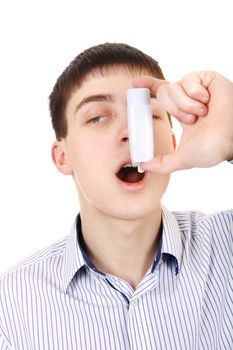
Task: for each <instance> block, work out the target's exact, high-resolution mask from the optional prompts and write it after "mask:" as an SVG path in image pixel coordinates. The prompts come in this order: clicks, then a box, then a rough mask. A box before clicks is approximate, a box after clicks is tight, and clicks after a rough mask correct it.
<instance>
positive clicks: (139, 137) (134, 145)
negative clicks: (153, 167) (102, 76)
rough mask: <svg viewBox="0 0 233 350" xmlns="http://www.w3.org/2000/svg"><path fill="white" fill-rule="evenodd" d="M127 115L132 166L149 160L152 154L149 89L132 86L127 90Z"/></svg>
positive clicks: (141, 170)
mask: <svg viewBox="0 0 233 350" xmlns="http://www.w3.org/2000/svg"><path fill="white" fill-rule="evenodd" d="M127 117H128V132H129V149H130V157H131V161H132V164H133V166H137V167H138V172H143V169H141V168H140V163H141V162H146V161H148V160H151V159H152V158H153V155H154V139H153V117H152V112H151V106H150V90H149V89H147V88H133V89H128V90H127Z"/></svg>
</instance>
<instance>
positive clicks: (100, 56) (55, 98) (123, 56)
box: [49, 43, 164, 140]
mask: <svg viewBox="0 0 233 350" xmlns="http://www.w3.org/2000/svg"><path fill="white" fill-rule="evenodd" d="M111 66H124V67H127V68H128V69H129V70H132V69H137V70H139V71H141V70H143V71H146V72H148V74H150V75H152V76H154V77H156V78H159V79H164V76H163V73H162V70H161V68H160V67H159V65H158V62H157V61H155V60H154V59H153V58H152V57H150V56H148V55H146V54H145V53H143V52H142V51H140V50H138V49H136V48H134V47H132V46H129V45H126V44H121V43H105V44H101V45H97V46H93V47H91V48H89V49H87V50H85V51H83V52H82V53H81V54H80V55H78V56H77V57H76V58H75V59H74V60H73V61H72V62H71V63H70V64H69V66H68V67H67V68H66V69H65V70H64V72H63V73H62V74H61V75H60V76H59V78H58V79H57V82H56V84H55V86H54V88H53V91H52V93H51V94H50V96H49V109H50V115H51V119H52V125H53V128H54V131H55V134H56V138H57V140H61V139H62V138H64V137H66V134H67V120H66V116H65V110H66V105H67V102H68V101H69V98H70V96H71V94H72V92H73V91H74V89H75V88H77V87H78V86H80V85H81V83H82V82H83V80H84V79H85V78H86V77H87V75H88V74H90V73H91V72H94V71H97V70H100V71H101V70H102V69H104V68H106V67H111Z"/></svg>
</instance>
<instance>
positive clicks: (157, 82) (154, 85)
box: [132, 76, 168, 93]
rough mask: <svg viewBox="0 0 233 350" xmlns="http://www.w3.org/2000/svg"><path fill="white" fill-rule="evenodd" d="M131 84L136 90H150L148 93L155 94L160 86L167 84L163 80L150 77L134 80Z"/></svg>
mask: <svg viewBox="0 0 233 350" xmlns="http://www.w3.org/2000/svg"><path fill="white" fill-rule="evenodd" d="M132 83H133V86H134V87H136V88H139V87H146V88H148V89H150V91H152V92H154V93H156V92H157V90H158V88H159V87H160V86H161V85H166V84H168V81H166V80H163V79H157V78H154V77H151V76H142V77H138V78H135V79H134V80H133V82H132Z"/></svg>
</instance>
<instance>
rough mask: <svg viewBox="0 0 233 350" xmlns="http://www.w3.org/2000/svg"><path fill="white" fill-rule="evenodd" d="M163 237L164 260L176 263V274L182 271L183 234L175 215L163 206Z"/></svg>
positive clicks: (162, 251)
mask: <svg viewBox="0 0 233 350" xmlns="http://www.w3.org/2000/svg"><path fill="white" fill-rule="evenodd" d="M162 218H163V235H162V250H161V254H162V256H163V258H165V257H171V258H172V259H173V260H174V261H175V262H176V273H178V272H179V270H180V263H181V255H182V241H181V232H180V228H179V225H178V222H177V219H176V217H175V215H174V214H172V213H171V212H170V211H168V210H167V209H166V208H165V207H164V206H162Z"/></svg>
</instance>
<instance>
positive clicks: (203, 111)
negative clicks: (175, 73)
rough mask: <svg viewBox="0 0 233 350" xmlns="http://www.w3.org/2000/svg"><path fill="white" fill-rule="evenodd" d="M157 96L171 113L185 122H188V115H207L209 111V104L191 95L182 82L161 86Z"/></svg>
mask: <svg viewBox="0 0 233 350" xmlns="http://www.w3.org/2000/svg"><path fill="white" fill-rule="evenodd" d="M157 98H158V100H159V102H160V103H161V104H162V105H163V107H164V108H166V109H167V111H168V112H169V113H170V114H172V115H173V116H175V117H176V118H177V119H178V120H179V121H181V122H184V123H185V122H187V115H193V116H197V117H205V116H206V115H207V113H208V108H207V106H206V105H205V104H204V103H202V102H200V101H197V100H195V99H193V98H191V97H189V96H188V95H187V93H186V92H185V91H184V89H183V87H182V86H181V85H180V83H172V84H169V85H166V86H160V87H159V89H158V91H157ZM189 118H190V117H188V119H189Z"/></svg>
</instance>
